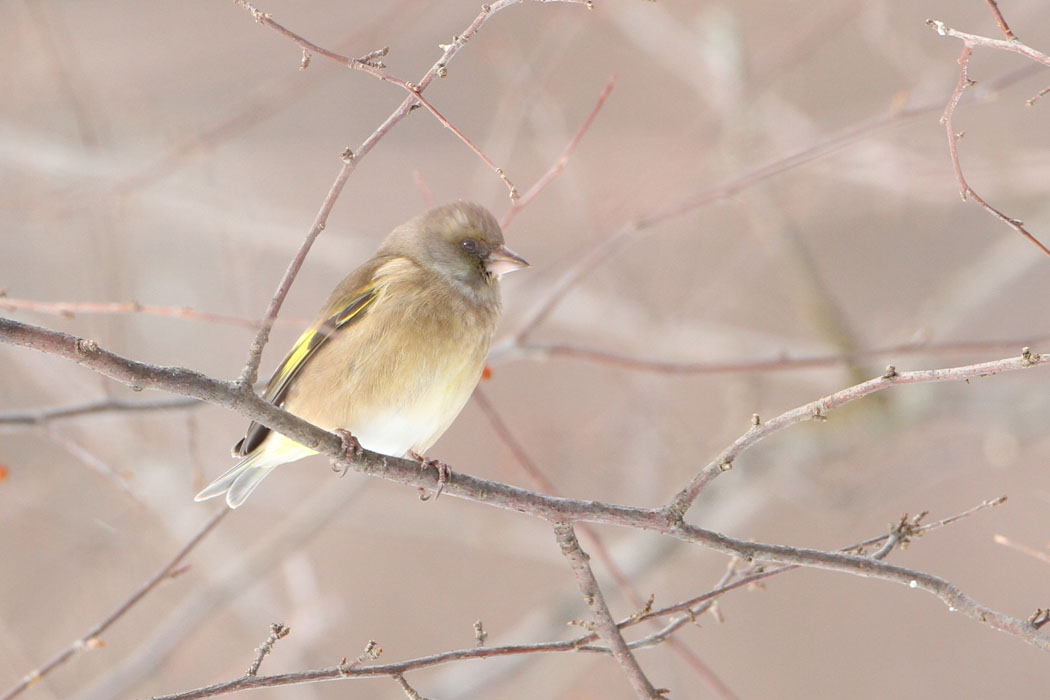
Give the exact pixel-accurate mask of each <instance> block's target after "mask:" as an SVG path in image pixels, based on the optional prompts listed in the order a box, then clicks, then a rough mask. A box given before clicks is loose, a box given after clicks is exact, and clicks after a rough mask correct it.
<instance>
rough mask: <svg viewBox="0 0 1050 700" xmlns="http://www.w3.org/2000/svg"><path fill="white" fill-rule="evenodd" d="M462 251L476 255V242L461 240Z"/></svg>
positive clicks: (470, 239) (468, 239) (466, 239)
mask: <svg viewBox="0 0 1050 700" xmlns="http://www.w3.org/2000/svg"><path fill="white" fill-rule="evenodd" d="M463 250H465V251H467V252H468V253H477V252H478V242H477V241H475V240H474V239H473V238H464V239H463Z"/></svg>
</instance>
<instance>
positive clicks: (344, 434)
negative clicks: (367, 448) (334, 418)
mask: <svg viewBox="0 0 1050 700" xmlns="http://www.w3.org/2000/svg"><path fill="white" fill-rule="evenodd" d="M332 432H333V433H335V434H336V435H338V436H339V439H340V440H342V441H343V447H342V449H341V450H340V451H339V457H337V458H336V459H333V460H332V471H334V472H335V473H336V474H338V475H339V476H341V477H342V476H346V473H347V472H348V471H350V465H349V464H348V462H349V461H350V460H352V459H354V458H356V457H359V456H360V455H361V451H362V450H363V449H364V448H362V447H361V442H360V441H359V440H358V439H357V438H355V437H354V436H353V435H352V434H351V433H350V431H349V430H346V429H344V428H336V429H335V430H333V431H332Z"/></svg>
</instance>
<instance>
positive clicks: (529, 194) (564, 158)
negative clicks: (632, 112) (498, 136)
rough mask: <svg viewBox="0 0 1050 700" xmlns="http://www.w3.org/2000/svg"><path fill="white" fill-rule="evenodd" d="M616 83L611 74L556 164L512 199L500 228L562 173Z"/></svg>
mask: <svg viewBox="0 0 1050 700" xmlns="http://www.w3.org/2000/svg"><path fill="white" fill-rule="evenodd" d="M615 84H616V76H614V75H610V76H609V79H608V80H606V81H605V87H603V88H602V91H601V92H600V93H599V94H598V101H597V102H596V103H595V105H594V108H593V109H591V113H590V114H588V115H587V118H586V119H584V120H583V124H581V125H580V128H579V129H577V130H576V134H575V135H574V136H573V137H572V138H571V139H569V143H568V144H566V146H565V149H564V150H563V151H562V152H561V155H560V156H558V160H556V161H554V164H553V165H551V167H550V168H549V169H548V170H547V172H545V173H544V174H543V175H542V176H541V177H540V179H539V180H537V181H536V182H535V184H533V186H532V187H530V188H529V189H528V190H527V191H526V192H525V194H523V195H522V196H521V197H520V198H518V199H516V200H513V201H511V203H510V207H509V208H508V209H507V212H506V213H505V214H504V215H503V218H502V219H500V222H499V225H500V228H504V229H505V228H507V227H508V226H510V222H511V221H513V220H514V218H515V217H516V216H517V215H518V212H520V211H521V210H522V209H524V208H525V207H526V206H528V204H529V202H531V201H532V200H533V199H535V198H536V196H537V195H538V194H539V193H540V192H542V191H543V190H544V188H545V187H547V185H549V184H550V183H551V182H553V181H554V179H555V178H557V177H558V176H559V175H561V173H562V171H563V170H565V165H566V164H567V163H568V162H569V158H571V157H572V154H573V151H575V150H576V147H577V146H578V145H579V144H580V141H581V140H582V139H583V135H584V134H586V133H587V131H588V129H590V128H591V125H592V124H593V123H594V120H595V118H596V117H597V116H598V112H600V111H601V109H602V107H603V106H604V105H605V101H606V100H608V99H609V95H610V94H612V89H613V85H615Z"/></svg>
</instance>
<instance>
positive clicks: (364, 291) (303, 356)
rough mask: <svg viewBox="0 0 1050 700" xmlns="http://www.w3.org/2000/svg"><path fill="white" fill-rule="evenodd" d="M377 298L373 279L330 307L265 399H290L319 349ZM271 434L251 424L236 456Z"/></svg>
mask: <svg viewBox="0 0 1050 700" xmlns="http://www.w3.org/2000/svg"><path fill="white" fill-rule="evenodd" d="M337 292H338V290H337ZM377 295H378V285H377V284H376V280H375V279H372V280H370V281H369V282H368V283H367V284H365V285H363V286H361V287H358V288H357V289H356V290H354V291H353V292H352V293H351V294H350V295H349V296H348V297H346V298H345V300H343V301H338V302H337V303H335V304H329V305H328V307H327V309H326V311H328V310H330V309H333V308H334V310H332V311H331V312H330V313H327V314H326V316H325V317H324V318H323V319H322V320H321V321H320V322H318V323H314V325H312V326H311V327H310V328H308V329H307V330H306V331H305V332H304V333H303V334H302V335H301V336H299V340H297V341H295V345H294V346H292V350H291V352H289V353H288V356H287V357H285V358H284V361H283V362H281V364H280V366H278V367H277V370H276V371H275V372H274V373H273V376H272V377H270V381H269V383H268V384H267V385H266V392H265V393H264V394H263V398H264V399H266V400H267V401H269V402H270V403H272V404H275V405H277V406H281V405H283V404H284V400H285V398H286V397H287V395H288V390H289V389H291V387H292V384H293V383H294V380H295V378H296V376H298V375H299V372H301V371H302V369H303V367H305V366H306V363H307V362H309V361H310V358H311V357H313V356H314V354H315V353H316V352H317V349H318V348H320V347H321V346H322V345H324V344H325V342H326V341H327V340H328V339H329V338H330V337H332V335H333V334H334V333H335V332H336V331H337V330H339V329H340V328H342V327H344V326H346V325H347V324H348V323H352V322H355V321H357V320H359V319H361V318H362V317H364V315H365V311H366V310H367V309H368V307H369V306H370V305H371V304H372V302H373V301H375V299H376V296H377ZM333 296H334V295H333ZM269 433H270V429H269V428H267V427H266V426H264V425H262V424H260V423H256V422H255V421H252V423H251V425H249V426H248V432H247V433H246V434H245V436H244V437H243V438H241V440H240V441H239V442H238V443H237V444H236V445H234V446H233V456H234V457H243V456H245V455H247V454H250V453H251V452H252V450H254V449H255V448H256V447H258V446H259V445H260V444H262V441H263V440H265V439H266V436H267V435H269Z"/></svg>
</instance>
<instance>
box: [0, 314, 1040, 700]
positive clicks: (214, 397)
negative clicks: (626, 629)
mask: <svg viewBox="0 0 1050 700" xmlns="http://www.w3.org/2000/svg"><path fill="white" fill-rule="evenodd" d="M0 341H3V342H6V343H10V344H13V345H19V346H22V347H29V348H32V349H35V350H38V351H41V352H45V353H47V354H52V355H58V356H61V357H65V358H67V359H70V360H73V361H75V362H77V363H78V364H81V365H84V366H86V367H88V368H90V369H93V370H95V371H96V372H99V373H100V374H103V375H106V376H109V377H111V378H113V379H117V380H118V381H121V382H124V383H126V384H129V385H132V386H138V387H142V388H154V389H161V390H166V391H171V392H174V393H182V394H187V395H191V396H195V397H197V398H200V399H203V400H207V401H210V402H212V403H216V404H218V405H222V406H226V407H228V408H232V409H234V410H236V411H238V412H239V413H241V414H243V415H245V416H246V417H248V418H251V419H252V420H256V421H258V422H260V423H262V424H263V425H266V426H267V427H269V428H271V429H273V430H277V431H278V432H281V433H282V434H284V435H287V436H288V437H290V438H292V439H293V440H296V441H297V442H299V443H301V444H303V445H306V446H308V447H310V448H311V449H314V450H316V451H318V452H322V453H324V454H326V455H328V456H329V457H330V458H332V459H333V460H334V461H335V462H337V463H341V465H345V466H347V467H348V468H352V469H354V470H356V471H359V472H362V473H364V474H369V475H372V476H378V477H380V478H383V479H387V480H389V481H393V482H395V483H400V484H404V485H408V486H412V487H414V488H424V489H431V490H432V489H434V488H436V487H437V476H436V475H434V474H433V473H432V472H431V471H429V470H428V471H425V472H421V471H420V470H419V464H418V462H416V461H414V460H410V459H407V460H406V459H398V458H394V457H389V456H385V455H380V454H377V453H374V452H370V451H368V450H364V451H362V453H361V454H360V455H359V456H356V457H354V458H353V459H352V460H348V459H347V454H346V450H345V449H344V448H343V445H342V440H341V439H340V438H339V437H338V436H337V435H334V434H332V433H328V432H326V431H324V430H322V429H320V428H318V427H316V426H313V425H310V424H309V423H307V422H305V421H303V420H301V419H299V418H297V417H295V416H293V415H291V414H289V413H286V412H285V411H283V410H282V409H280V408H278V407H276V406H274V405H272V404H270V403H268V402H266V401H264V400H262V399H261V398H260V397H259V396H257V395H256V394H255V393H254V391H252V389H251V387H244V386H243V385H241V384H239V383H236V382H223V381H220V380H217V379H214V378H211V377H207V376H205V375H202V374H200V373H197V372H193V371H190V370H187V369H184V368H180V367H159V366H156V365H149V364H146V363H142V362H137V361H134V360H130V359H127V358H124V357H121V356H119V355H115V354H113V353H111V352H109V351H107V350H105V349H103V348H101V347H99V345H98V344H97V343H95V342H94V341H91V340H86V339H84V338H77V337H74V336H70V335H67V334H65V333H59V332H57V331H52V330H48V329H45V328H39V327H34V326H29V325H26V324H22V323H19V322H16V321H11V320H8V319H0ZM1048 360H1050V356H1042V355H1038V354H1035V353H1032V352H1031V351H1029V350H1028V348H1025V350H1024V352H1023V353H1022V354H1021V356H1020V357H1013V358H1006V359H1002V360H997V361H993V362H985V363H981V364H976V365H967V366H962V367H951V368H945V369H937V370H924V371H915V372H902V373H898V372H897V371H896V370H895V369H894V368H893V367H889V368H887V370H886V372H885V373H884V374H883V375H882V376H880V377H876V378H875V379H871V380H869V381H867V382H863V383H861V384H858V385H855V386H853V387H849V388H847V389H844V390H842V391H839V392H836V393H834V394H831V395H829V396H825V397H823V398H821V399H818V400H816V401H813V402H810V403H808V404H805V405H803V406H800V407H798V408H796V409H793V410H791V411H788V412H786V413H784V414H781V415H780V416H777V417H775V418H773V419H771V420H769V421H767V422H766V423H764V424H763V423H762V422H761V421H760V420H759V419H758V416H755V417H754V419H753V422H752V427H751V429H750V430H748V431H747V432H746V433H744V435H742V436H741V437H740V438H739V439H738V440H737V441H735V442H734V443H733V444H732V445H730V446H729V447H727V448H726V449H725V450H724V451H723V452H722V453H721V454H720V455H719V456H718V457H717V458H716V459H715V460H714V461H712V462H710V463H709V464H708V465H707V466H705V467H704V468H703V469H701V470H700V471H699V472H698V473H697V474H696V476H695V477H694V478H693V479H692V480H691V481H690V483H689V484H688V485H687V486H686V487H685V488H683V489H682V491H681V492H679V494H678V495H676V496H675V497H674V499H672V500H671V502H669V503H668V504H667V505H666V506H664V507H662V508H656V509H645V508H636V507H630V506H621V505H616V504H611V503H603V502H600V501H581V500H575V499H567V498H557V497H551V496H546V495H543V494H539V493H535V492H532V491H528V490H525V489H520V488H517V487H514V486H511V485H508V484H503V483H500V482H495V481H489V480H484V479H479V478H476V477H473V476H470V475H467V474H463V473H458V472H457V473H454V474H452V475H450V477H449V479H448V481H447V482H446V483H445V485H444V492H445V493H447V494H449V495H452V496H457V497H460V498H465V499H468V500H472V501H474V502H477V503H482V504H486V505H490V506H493V507H497V508H501V509H504V510H510V511H514V512H519V513H525V514H528V515H531V516H533V517H537V518H541V519H543V520H546V521H548V522H549V523H551V524H552V525H555V526H559V527H563V526H566V525H571V524H576V523H588V522H589V523H601V524H606V525H618V526H622V527H629V528H635V529H641V530H647V531H651V532H655V533H659V534H664V535H668V536H671V537H674V538H676V539H679V540H682V541H685V542H690V543H693V544H698V545H700V546H703V547H706V548H709V549H712V550H715V551H718V552H722V553H724V554H729V555H731V556H735V557H739V558H742V559H744V560H746V561H749V562H752V561H756V560H761V561H769V562H780V563H784V564H797V565H800V566H809V567H814V568H821V569H828V570H833V571H841V572H845V573H851V574H855V575H862V576H867V577H872V578H879V579H883V580H887V581H894V582H896V583H900V584H903V585H907V586H909V587H910V588H914V589H922V590H925V591H927V592H929V593H932V594H934V595H936V596H937V597H938V598H940V599H941V600H942V601H943V602H944V603H945V604H946V605H948V606H949V607H950V608H951V609H952V610H953V611H957V612H960V613H962V614H963V615H965V616H966V617H969V618H971V619H973V620H976V621H978V622H981V623H983V624H986V625H989V626H991V627H993V628H995V629H999V630H1001V631H1005V632H1008V633H1010V634H1013V635H1015V636H1017V637H1018V638H1020V639H1022V640H1024V641H1026V642H1028V643H1030V644H1033V645H1035V646H1038V647H1040V648H1043V649H1048V650H1050V635H1047V634H1045V633H1043V632H1041V631H1040V630H1039V627H1038V626H1034V625H1033V623H1031V622H1030V621H1026V620H1021V619H1019V618H1013V617H1010V616H1008V615H1004V614H1003V613H1000V612H998V611H995V610H992V609H990V608H988V607H986V606H984V605H981V604H980V603H978V602H976V601H974V600H973V599H971V598H969V597H968V596H966V595H965V594H963V593H962V592H961V591H960V590H959V589H958V588H957V587H956V586H954V585H953V584H952V583H950V582H948V581H946V580H944V579H941V578H938V577H936V576H933V575H931V574H927V573H924V572H920V571H916V570H912V569H906V568H904V567H899V566H893V565H890V564H885V563H883V562H881V561H878V560H876V559H872V558H871V557H867V556H859V555H850V554H842V553H836V552H824V551H820V550H812V549H804V548H797V547H786V546H782V545H775V544H764V543H758V542H749V541H744V540H739V539H735V538H731V537H727V536H725V535H722V534H720V533H717V532H713V531H710V530H705V529H703V528H700V527H696V526H694V525H691V524H688V523H686V522H685V521H684V517H683V516H684V514H685V513H686V511H687V510H688V509H689V506H690V505H692V503H693V501H694V500H695V498H696V496H697V495H698V494H699V493H700V491H701V490H702V489H703V488H704V486H706V484H708V483H709V482H710V481H711V480H712V479H714V478H715V477H716V476H717V475H718V474H721V473H723V472H724V471H727V470H728V469H729V468H730V467H731V465H732V461H733V460H734V459H735V458H736V457H738V456H739V455H740V454H741V453H742V452H743V451H745V450H746V449H748V448H749V447H750V446H752V445H753V444H755V443H756V442H757V441H759V440H760V439H762V438H764V437H767V436H768V435H770V434H772V433H773V432H777V431H780V430H783V429H785V428H787V427H789V426H791V425H794V424H796V423H800V422H803V421H808V420H826V419H827V416H828V414H829V413H830V412H831V411H833V410H834V409H835V408H837V407H839V406H841V405H843V404H845V403H848V402H850V401H853V400H856V399H858V398H862V397H864V396H867V395H870V394H873V393H875V392H878V391H881V390H883V389H887V388H889V387H891V386H893V385H896V384H919V383H934V382H945V381H967V382H969V381H970V380H971V379H977V378H981V377H987V376H990V375H995V374H999V373H1001V372H1006V371H1014V370H1020V369H1026V368H1031V367H1034V366H1035V365H1038V364H1045V363H1046V362H1047V361H1048ZM572 539H573V540H575V538H574V537H573V538H572ZM581 552H582V550H581ZM578 575H579V574H578ZM607 631H608V630H607ZM607 641H608V636H607ZM474 652H476V650H474ZM620 658H621V663H622V664H623V665H624V668H625V669H626V670H627V672H628V675H629V676H631V678H632V682H633V683H635V684H636V685H635V687H636V688H640V687H641V686H640V685H638V683H639V682H640V681H638V679H637V678H636V677H635V675H634V671H633V670H632V668H631V665H630V662H629V659H628V658H627V657H626V656H623V655H621V657H620ZM379 668H387V669H388V672H390V673H401V672H403V671H404V668H403V667H400V666H398V667H397V668H394V669H393V671H389V669H391V668H393V667H372V668H371V670H372V671H373V673H375V672H376V670H377V669H379ZM304 680H311V679H306V678H304ZM314 680H315V679H314ZM243 687H254V686H243ZM187 697H205V696H187ZM639 697H652V696H642V695H639Z"/></svg>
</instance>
